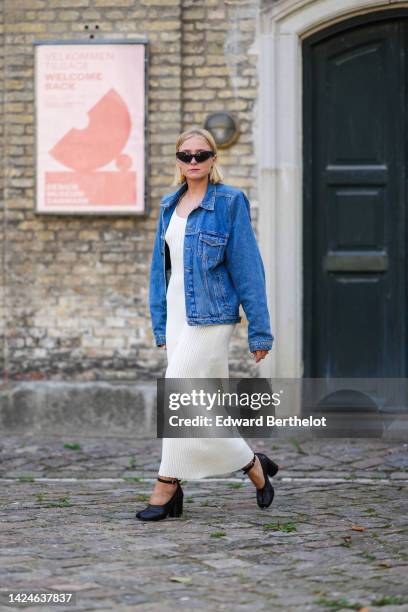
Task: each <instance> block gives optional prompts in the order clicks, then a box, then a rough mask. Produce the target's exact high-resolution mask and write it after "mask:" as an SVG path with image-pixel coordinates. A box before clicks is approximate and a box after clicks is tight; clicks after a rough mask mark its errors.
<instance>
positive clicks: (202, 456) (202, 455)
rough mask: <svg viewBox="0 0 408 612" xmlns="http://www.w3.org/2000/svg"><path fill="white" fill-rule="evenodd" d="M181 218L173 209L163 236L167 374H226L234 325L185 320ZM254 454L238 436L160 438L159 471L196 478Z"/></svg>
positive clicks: (236, 465) (233, 465) (226, 469)
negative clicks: (166, 272)
mask: <svg viewBox="0 0 408 612" xmlns="http://www.w3.org/2000/svg"><path fill="white" fill-rule="evenodd" d="M186 222H187V218H185V217H180V216H179V215H178V213H177V209H175V210H174V211H173V214H172V216H171V219H170V223H169V226H168V228H167V231H166V234H165V240H166V242H167V244H168V245H169V250H170V258H171V275H170V281H169V284H168V287H167V324H166V347H167V362H168V365H167V369H166V374H165V376H166V377H168V378H228V376H229V368H228V345H229V342H230V339H231V336H232V333H233V331H234V328H235V324H222V325H219V324H216V325H188V323H187V320H186V309H185V301H184V300H185V297H184V262H183V247H184V232H185V227H186ZM253 455H254V452H253V450H252V449H251V448H250V446H249V445H248V444H247V443H246V441H245V440H244V439H243V438H241V437H237V438H163V439H162V458H161V464H160V468H159V476H168V477H173V478H184V479H187V478H189V479H199V478H204V477H206V476H215V475H219V474H227V473H230V472H233V471H236V470H240V469H242V468H243V467H244V466H245V465H247V464H248V463H249V462H250V461H251V459H252V457H253Z"/></svg>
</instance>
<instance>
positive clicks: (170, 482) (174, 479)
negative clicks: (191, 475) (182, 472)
mask: <svg viewBox="0 0 408 612" xmlns="http://www.w3.org/2000/svg"><path fill="white" fill-rule="evenodd" d="M157 480H160V482H165V483H167V484H176V482H180V479H179V478H172V480H163V478H160V476H158V477H157Z"/></svg>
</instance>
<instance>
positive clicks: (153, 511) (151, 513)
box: [136, 476, 184, 521]
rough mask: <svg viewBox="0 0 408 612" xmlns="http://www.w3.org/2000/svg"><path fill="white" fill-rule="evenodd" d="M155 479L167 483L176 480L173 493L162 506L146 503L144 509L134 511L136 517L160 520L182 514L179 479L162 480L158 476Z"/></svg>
mask: <svg viewBox="0 0 408 612" xmlns="http://www.w3.org/2000/svg"><path fill="white" fill-rule="evenodd" d="M157 480H159V481H160V482H166V483H167V484H175V483H176V482H177V488H176V490H175V491H174V495H173V496H172V497H171V498H170V499H169V501H168V502H166V503H165V504H163V505H162V506H160V505H159V504H148V505H147V506H146V508H145V509H144V510H140V511H139V512H136V518H138V519H140V520H141V521H161V520H163V519H165V518H167V517H168V516H169V517H171V518H173V517H175V518H177V517H180V516H181V515H182V514H183V497H184V493H183V489H182V488H181V486H180V479H179V478H173V479H172V480H163V478H160V476H158V477H157Z"/></svg>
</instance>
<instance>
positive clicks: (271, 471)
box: [242, 453, 279, 508]
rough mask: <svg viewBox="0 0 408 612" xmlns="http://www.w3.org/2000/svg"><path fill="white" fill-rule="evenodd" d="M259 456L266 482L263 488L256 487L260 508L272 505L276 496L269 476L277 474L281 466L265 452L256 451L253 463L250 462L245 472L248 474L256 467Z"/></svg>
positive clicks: (244, 469)
mask: <svg viewBox="0 0 408 612" xmlns="http://www.w3.org/2000/svg"><path fill="white" fill-rule="evenodd" d="M257 457H258V459H259V461H260V463H261V466H262V471H263V475H264V479H265V484H264V486H263V487H262V489H258V488H257V489H256V501H257V503H258V506H259V507H260V508H268V507H269V506H270V505H271V503H272V501H273V498H274V496H275V491H274V488H273V486H272V485H271V482H270V480H269V478H268V476H275V474H276V473H277V472H278V470H279V466H278V465H277V464H276V463H275V462H274V461H272V459H269V457H267V456H266V455H264V454H263V453H255V454H254V458H253V459H252V461H251V463H249V464H248V465H247V466H246V467H244V468H243V469H242V471H243V472H244V474H247V473H248V472H249V471H250V470H251V469H252V468H253V467H254V465H255V461H256V458H257Z"/></svg>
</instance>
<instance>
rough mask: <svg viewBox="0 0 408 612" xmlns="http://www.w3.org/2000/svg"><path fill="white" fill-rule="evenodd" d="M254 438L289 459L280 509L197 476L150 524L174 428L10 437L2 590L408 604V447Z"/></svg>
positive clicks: (209, 604)
mask: <svg viewBox="0 0 408 612" xmlns="http://www.w3.org/2000/svg"><path fill="white" fill-rule="evenodd" d="M250 444H251V446H252V447H253V448H254V450H261V451H265V452H267V453H268V454H269V455H270V456H271V457H272V458H273V459H274V460H275V461H276V462H278V463H279V464H280V466H281V469H280V471H279V473H278V475H277V476H276V477H275V478H274V479H273V482H274V487H275V500H274V502H273V504H272V506H271V507H270V508H269V509H267V510H261V509H259V508H258V506H257V505H256V500H255V489H254V487H253V485H252V483H250V481H249V480H248V479H247V478H246V477H245V476H243V475H242V473H241V472H234V473H232V474H227V475H225V477H224V476H222V477H217V478H211V479H205V480H195V481H193V480H192V481H187V482H186V481H184V483H183V489H184V495H185V497H184V501H185V503H184V514H183V517H182V518H180V519H167V520H165V521H160V522H157V523H144V522H141V521H138V520H137V519H135V517H134V515H135V512H136V511H137V510H139V509H141V508H143V507H144V506H145V505H146V499H147V497H148V495H149V493H150V491H151V488H152V485H153V481H154V478H155V476H156V470H157V468H158V465H159V459H160V450H161V441H160V440H157V439H153V440H136V441H135V440H134V439H129V438H89V437H86V438H81V437H79V436H77V437H75V438H74V437H72V436H70V437H68V436H67V437H55V436H54V437H46V436H44V437H41V436H38V435H36V436H11V437H8V438H5V439H2V440H1V454H0V457H1V464H0V477H1V479H2V480H1V508H0V511H1V550H0V564H1V565H0V585H1V588H2V590H3V595H2V597H3V598H4V591H5V590H11V589H13V590H18V589H20V590H22V589H24V591H25V592H27V591H29V590H35V591H38V590H40V589H41V590H46V589H58V590H65V591H66V592H73V593H75V596H76V602H75V604H74V605H71V606H60V607H58V608H57V607H55V606H54V607H51V606H46V605H42V606H41V607H34V606H30V607H25V608H24V609H25V610H39V609H42V610H57V609H59V610H115V611H116V610H119V611H122V610H124V611H125V610H137V611H139V610H140V611H143V612H144V611H146V612H156V611H157V612H159V611H160V612H162V611H163V610H170V609H171V608H174V607H177V608H178V609H179V610H193V609H194V610H195V609H197V610H205V611H212V610H228V611H229V610H231V611H232V610H234V611H235V610H245V611H246V610H248V611H251V612H252V611H257V610H296V611H298V610H317V611H324V610H328V611H329V610H347V609H355V610H361V609H363V610H364V611H365V612H366V611H367V610H369V611H371V610H382V611H392V610H395V611H398V612H402V611H404V610H408V581H407V576H408V546H407V523H408V519H407V488H408V487H407V485H408V445H407V444H404V443H401V442H399V443H389V442H388V443H387V442H385V441H383V440H362V439H359V440H357V439H354V440H346V439H338V440H334V439H330V440H325V441H319V442H316V441H310V440H309V441H307V442H301V443H299V442H298V441H296V440H295V439H293V440H290V441H288V440H285V441H273V442H271V441H270V440H269V441H264V440H250ZM64 445H68V446H64ZM3 601H4V599H3ZM0 609H1V610H3V609H4V610H11V609H12V608H11V607H6V605H5V604H4V603H3V604H2V605H1V608H0Z"/></svg>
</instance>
